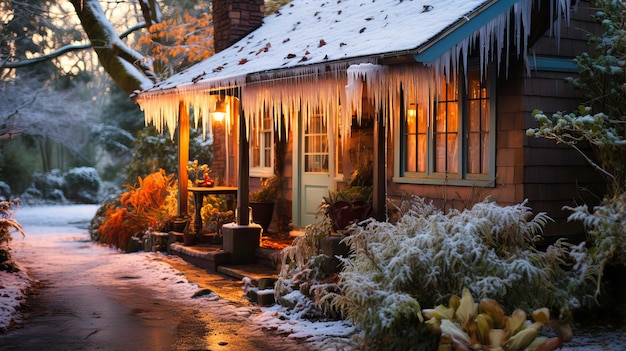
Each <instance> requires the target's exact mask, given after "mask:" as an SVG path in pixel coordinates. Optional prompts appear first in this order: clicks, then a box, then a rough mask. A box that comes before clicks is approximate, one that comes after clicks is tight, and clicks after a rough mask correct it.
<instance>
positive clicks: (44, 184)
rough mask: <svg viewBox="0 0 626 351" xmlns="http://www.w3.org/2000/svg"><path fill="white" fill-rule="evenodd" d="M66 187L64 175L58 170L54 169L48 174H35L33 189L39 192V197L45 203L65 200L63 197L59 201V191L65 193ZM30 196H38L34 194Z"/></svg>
mask: <svg viewBox="0 0 626 351" xmlns="http://www.w3.org/2000/svg"><path fill="white" fill-rule="evenodd" d="M64 185H65V180H64V179H63V174H62V173H61V171H60V170H58V169H53V170H52V171H50V172H48V173H39V172H35V173H34V174H33V187H34V188H35V189H37V190H38V191H39V197H40V198H41V199H42V200H44V201H52V202H55V201H58V200H63V197H61V199H59V191H61V193H63V187H64ZM30 194H31V195H33V196H35V195H36V194H35V193H32V192H30Z"/></svg>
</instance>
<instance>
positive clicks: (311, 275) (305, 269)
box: [275, 216, 338, 317]
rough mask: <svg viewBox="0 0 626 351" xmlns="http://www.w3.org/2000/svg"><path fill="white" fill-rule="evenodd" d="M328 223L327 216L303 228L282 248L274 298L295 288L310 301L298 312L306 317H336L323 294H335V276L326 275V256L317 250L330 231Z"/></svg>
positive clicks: (278, 299)
mask: <svg viewBox="0 0 626 351" xmlns="http://www.w3.org/2000/svg"><path fill="white" fill-rule="evenodd" d="M331 227H332V223H331V222H330V219H329V218H328V217H327V216H324V217H322V219H321V220H320V221H318V222H316V223H313V224H310V225H308V226H307V227H306V228H305V234H304V235H302V236H299V237H297V238H296V239H295V240H294V241H293V243H292V245H291V246H288V247H286V248H284V249H283V251H282V265H281V272H280V274H279V276H278V280H277V282H276V284H275V293H276V300H277V301H279V302H281V301H282V300H281V299H282V298H284V297H285V296H287V295H289V294H292V293H293V292H295V291H299V292H300V293H301V294H303V295H304V296H307V297H308V298H310V299H311V301H312V302H313V303H310V304H309V303H307V304H304V305H303V306H305V307H306V311H300V312H299V313H301V314H305V315H308V316H316V317H317V316H319V314H320V312H321V313H323V314H325V315H326V317H336V313H335V312H336V311H335V310H334V309H333V308H332V306H331V305H330V300H328V299H326V298H325V297H327V296H330V293H336V292H338V290H337V275H336V274H328V273H326V272H325V271H324V270H323V264H324V263H325V261H326V260H327V259H328V258H329V257H328V256H327V255H325V254H323V253H322V252H321V251H322V250H321V241H322V239H323V238H325V237H327V236H329V235H330V234H331Z"/></svg>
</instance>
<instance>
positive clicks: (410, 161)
mask: <svg viewBox="0 0 626 351" xmlns="http://www.w3.org/2000/svg"><path fill="white" fill-rule="evenodd" d="M415 139H416V136H415V135H411V134H407V136H406V158H405V160H404V161H405V163H406V166H405V170H406V171H407V172H417V169H416V166H417V145H416V142H415Z"/></svg>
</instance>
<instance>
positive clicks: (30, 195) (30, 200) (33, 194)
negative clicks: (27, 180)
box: [20, 186, 43, 205]
mask: <svg viewBox="0 0 626 351" xmlns="http://www.w3.org/2000/svg"><path fill="white" fill-rule="evenodd" d="M42 201H43V200H42V196H41V191H39V189H37V188H35V187H33V186H31V187H28V188H26V190H24V192H23V193H22V195H20V202H21V203H22V204H26V205H35V204H40V203H42Z"/></svg>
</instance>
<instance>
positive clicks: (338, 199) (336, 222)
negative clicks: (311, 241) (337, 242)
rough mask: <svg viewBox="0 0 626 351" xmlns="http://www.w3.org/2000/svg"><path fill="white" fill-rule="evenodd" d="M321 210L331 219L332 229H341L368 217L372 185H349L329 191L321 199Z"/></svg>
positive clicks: (370, 208) (370, 206) (370, 210)
mask: <svg viewBox="0 0 626 351" xmlns="http://www.w3.org/2000/svg"><path fill="white" fill-rule="evenodd" d="M321 210H322V212H324V214H325V215H326V216H328V217H329V218H330V220H331V223H332V226H333V230H335V231H342V230H344V229H346V227H348V226H349V225H350V224H352V223H356V222H359V221H362V220H364V219H366V218H368V217H369V216H370V214H371V212H372V186H370V185H366V186H359V185H349V186H346V187H344V188H343V189H341V190H337V191H330V192H329V193H328V196H327V197H324V198H323V199H322V205H321Z"/></svg>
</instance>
